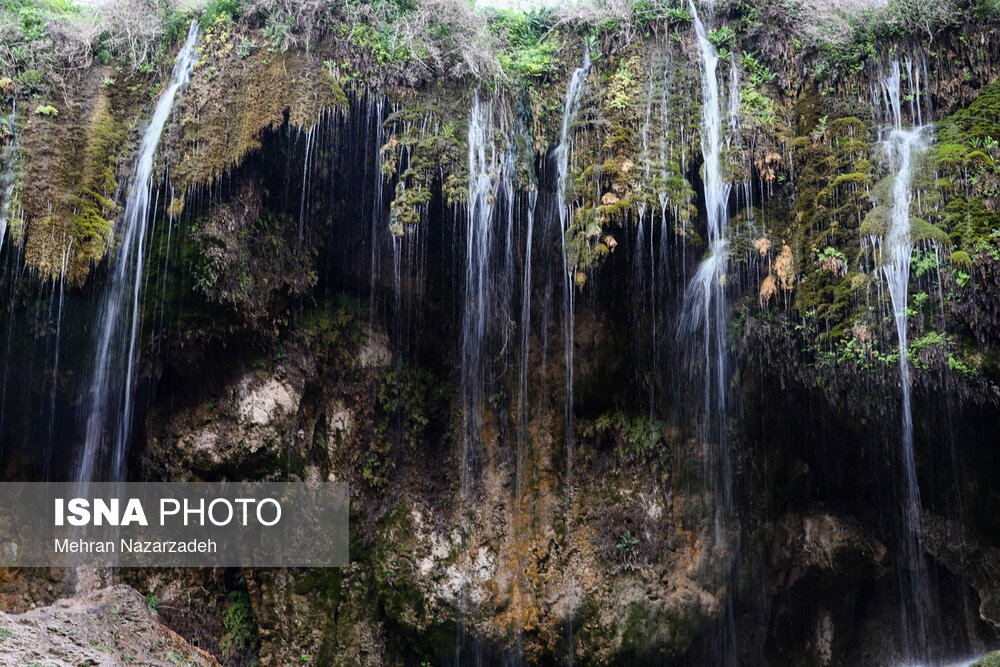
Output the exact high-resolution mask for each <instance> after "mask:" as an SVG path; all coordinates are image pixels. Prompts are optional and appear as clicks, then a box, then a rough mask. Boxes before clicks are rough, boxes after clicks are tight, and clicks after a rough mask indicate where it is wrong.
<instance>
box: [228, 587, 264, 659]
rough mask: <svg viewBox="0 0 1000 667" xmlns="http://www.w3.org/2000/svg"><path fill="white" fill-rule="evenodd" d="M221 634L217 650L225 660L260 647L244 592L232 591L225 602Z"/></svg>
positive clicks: (248, 599) (254, 620) (251, 612)
mask: <svg viewBox="0 0 1000 667" xmlns="http://www.w3.org/2000/svg"><path fill="white" fill-rule="evenodd" d="M222 627H223V630H224V632H223V634H222V637H220V638H219V649H220V650H221V651H222V654H223V656H225V657H226V658H234V657H235V656H236V655H238V654H242V653H245V652H247V651H256V650H257V649H258V648H259V647H260V637H259V636H258V632H257V621H256V619H255V618H254V615H253V607H252V606H251V604H250V595H249V594H248V593H247V592H246V591H233V592H231V593H230V594H229V599H228V600H227V602H226V610H225V612H223V615H222Z"/></svg>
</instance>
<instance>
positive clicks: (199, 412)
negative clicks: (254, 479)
mask: <svg viewBox="0 0 1000 667" xmlns="http://www.w3.org/2000/svg"><path fill="white" fill-rule="evenodd" d="M302 384H303V383H302V381H301V380H299V379H298V376H297V375H295V374H290V373H289V374H282V375H281V376H279V375H277V374H268V375H264V374H263V373H259V372H251V373H248V374H246V375H244V376H243V377H241V378H239V379H238V380H236V381H235V382H233V383H232V384H230V385H229V386H228V387H227V388H226V389H225V390H224V391H223V392H222V396H220V398H219V400H216V401H212V402H210V403H205V404H202V405H198V406H194V407H191V408H187V409H181V410H176V411H174V412H173V413H172V414H171V415H170V417H169V420H168V421H167V422H166V423H165V424H164V423H158V422H155V421H154V422H151V423H152V424H153V426H154V428H152V429H151V436H150V448H149V452H148V454H147V459H148V461H149V463H150V464H151V466H150V467H151V468H153V469H157V470H159V471H160V472H162V473H166V476H168V477H171V478H173V479H184V478H185V477H189V476H190V475H191V474H194V475H197V476H200V477H206V476H210V475H218V474H223V473H227V472H232V471H239V470H245V469H247V468H259V467H262V466H263V467H270V464H268V463H267V461H273V460H277V459H278V458H279V457H280V455H281V452H282V450H283V448H284V447H285V446H287V445H289V444H291V443H294V442H295V441H296V433H297V431H299V429H298V428H297V427H296V422H295V418H296V415H297V413H298V410H299V404H300V402H301V400H302V391H303V390H302Z"/></svg>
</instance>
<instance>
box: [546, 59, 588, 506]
mask: <svg viewBox="0 0 1000 667" xmlns="http://www.w3.org/2000/svg"><path fill="white" fill-rule="evenodd" d="M589 73H590V53H589V52H588V51H585V52H584V54H583V64H582V65H581V66H580V67H578V68H577V69H576V70H575V71H574V72H573V76H572V78H570V82H569V85H568V86H566V104H565V105H564V107H563V117H562V125H561V128H560V132H559V145H558V146H556V149H555V157H556V175H557V179H558V180H557V185H558V197H559V200H558V207H559V231H560V233H561V234H562V237H561V238H562V261H563V351H564V357H565V362H566V383H565V399H564V402H563V405H564V415H563V417H564V420H565V434H566V435H565V437H566V484H567V488H569V489H570V491H572V484H571V475H572V470H573V333H574V332H573V318H574V315H575V313H576V307H575V297H576V266H575V265H574V264H571V263H570V260H569V255H568V253H567V248H566V237H567V236H568V234H569V228H570V226H571V225H572V218H573V206H572V204H569V203H567V202H566V179H567V177H568V174H569V152H570V143H569V134H570V129H571V128H572V126H573V123H574V122H575V121H576V114H577V112H578V111H579V110H580V97H581V95H582V94H583V84H584V82H585V81H586V80H587V75H588V74H589Z"/></svg>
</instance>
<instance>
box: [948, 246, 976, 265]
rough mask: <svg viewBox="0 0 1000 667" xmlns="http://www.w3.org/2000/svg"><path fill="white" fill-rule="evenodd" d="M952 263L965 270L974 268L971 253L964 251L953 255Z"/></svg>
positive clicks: (957, 251) (958, 251)
mask: <svg viewBox="0 0 1000 667" xmlns="http://www.w3.org/2000/svg"><path fill="white" fill-rule="evenodd" d="M951 263H952V264H954V265H955V266H961V267H963V268H968V267H970V266H972V258H971V257H969V253H967V252H965V251H964V250H956V251H954V252H953V253H951Z"/></svg>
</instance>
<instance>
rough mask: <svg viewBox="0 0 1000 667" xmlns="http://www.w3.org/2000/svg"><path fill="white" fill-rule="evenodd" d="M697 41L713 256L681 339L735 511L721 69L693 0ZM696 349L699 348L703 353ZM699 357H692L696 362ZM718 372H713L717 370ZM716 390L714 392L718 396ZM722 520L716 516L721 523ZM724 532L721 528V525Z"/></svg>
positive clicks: (692, 294) (690, 301)
mask: <svg viewBox="0 0 1000 667" xmlns="http://www.w3.org/2000/svg"><path fill="white" fill-rule="evenodd" d="M690 8H691V14H692V16H693V17H694V25H695V31H696V33H697V37H698V40H697V41H698V50H699V53H700V54H701V61H702V68H701V69H702V95H703V101H702V106H701V119H702V128H701V150H702V156H703V158H704V165H703V167H702V179H703V181H704V186H705V206H706V216H707V222H708V256H707V257H706V258H705V259H704V260H702V262H701V265H700V266H699V267H698V271H697V272H696V273H695V275H694V277H693V278H692V279H691V281H690V283H689V284H688V286H687V288H686V290H685V294H684V304H683V311H682V313H681V317H680V323H679V328H678V337H679V339H680V341H681V342H685V341H687V342H689V343H690V344H691V345H692V357H694V356H696V355H699V356H701V358H702V369H703V372H704V414H703V420H704V425H703V433H702V436H703V445H704V448H705V460H706V463H707V462H708V461H709V460H710V458H711V457H710V456H709V442H710V441H711V439H712V438H711V432H712V426H713V417H714V421H715V428H716V433H717V436H718V440H719V456H720V461H719V464H720V468H719V472H720V473H721V488H716V489H715V490H716V491H718V492H721V493H722V494H723V498H724V502H725V507H726V509H727V510H729V509H731V508H732V498H731V492H730V484H729V454H728V451H727V448H726V446H725V443H724V439H725V421H726V384H727V381H728V377H729V376H728V371H729V369H728V363H727V358H726V303H725V278H726V254H727V252H728V247H727V239H726V226H727V224H728V221H729V212H728V206H729V191H730V188H731V186H730V184H729V183H726V182H725V180H724V179H723V177H722V165H721V154H722V111H721V102H720V98H719V82H718V79H717V78H716V68H717V66H718V63H719V58H718V55H717V54H716V52H715V48H713V46H712V44H711V42H709V41H708V36H707V35H706V33H705V26H704V24H703V23H702V22H701V19H700V18H699V17H698V11H697V9H696V8H695V5H694V2H693V0H691V2H690ZM695 348H700V352H698V351H697V350H696V349H695ZM693 361H694V359H693V358H692V362H693ZM713 371H714V372H713ZM713 389H714V392H713ZM720 520H721V517H717V521H720ZM719 531H720V532H721V526H720V527H719Z"/></svg>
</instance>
